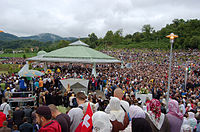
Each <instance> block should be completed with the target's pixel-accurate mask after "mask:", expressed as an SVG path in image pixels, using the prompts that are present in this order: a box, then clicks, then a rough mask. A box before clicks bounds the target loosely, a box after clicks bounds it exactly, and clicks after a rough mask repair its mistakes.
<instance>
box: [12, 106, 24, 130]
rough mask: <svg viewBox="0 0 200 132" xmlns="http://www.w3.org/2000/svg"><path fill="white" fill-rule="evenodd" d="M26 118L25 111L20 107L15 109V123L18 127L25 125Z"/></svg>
mask: <svg viewBox="0 0 200 132" xmlns="http://www.w3.org/2000/svg"><path fill="white" fill-rule="evenodd" d="M23 118H24V111H22V110H20V108H19V107H16V108H15V111H14V112H13V122H14V124H16V125H17V126H18V127H19V126H20V125H21V124H22V123H23Z"/></svg>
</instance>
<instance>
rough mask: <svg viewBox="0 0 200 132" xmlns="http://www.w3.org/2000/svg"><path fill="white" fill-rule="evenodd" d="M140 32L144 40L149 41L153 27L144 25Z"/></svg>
mask: <svg viewBox="0 0 200 132" xmlns="http://www.w3.org/2000/svg"><path fill="white" fill-rule="evenodd" d="M142 32H143V34H144V37H145V39H146V40H150V38H151V33H152V32H153V27H151V25H150V24H146V25H144V26H143V27H142Z"/></svg>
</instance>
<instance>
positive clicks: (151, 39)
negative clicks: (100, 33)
mask: <svg viewBox="0 0 200 132" xmlns="http://www.w3.org/2000/svg"><path fill="white" fill-rule="evenodd" d="M172 32H173V33H174V34H176V35H178V36H179V37H178V38H177V39H176V40H175V43H174V45H173V48H174V49H200V20H198V19H191V20H186V21H185V20H183V19H174V20H173V21H172V23H171V24H167V25H166V26H165V27H163V28H162V29H160V30H158V31H156V30H155V29H154V28H153V27H152V26H151V25H150V24H146V25H144V26H142V28H141V31H140V32H135V33H133V34H127V35H125V36H123V29H119V30H117V31H115V32H113V31H111V30H109V31H107V33H106V34H105V36H104V37H99V38H98V37H97V35H96V34H95V33H91V34H89V35H88V37H87V38H81V40H82V41H84V42H85V43H87V44H89V46H90V47H91V48H99V49H105V48H108V47H111V48H150V49H158V48H159V49H168V48H169V46H170V44H169V39H167V38H166V36H167V35H169V34H170V33H172ZM69 43H71V42H70V41H66V40H60V41H56V42H51V41H49V42H41V41H36V40H15V41H0V45H1V48H3V49H6V51H9V52H10V51H12V50H11V49H23V50H25V52H30V49H31V48H35V47H38V48H39V49H38V50H45V51H47V52H49V51H52V50H55V49H58V48H62V47H66V46H68V44H69ZM32 52H34V51H32Z"/></svg>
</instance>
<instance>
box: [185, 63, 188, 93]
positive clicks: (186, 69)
mask: <svg viewBox="0 0 200 132" xmlns="http://www.w3.org/2000/svg"><path fill="white" fill-rule="evenodd" d="M187 71H188V68H187V65H186V68H185V89H186V86H187Z"/></svg>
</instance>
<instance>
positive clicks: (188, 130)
mask: <svg viewBox="0 0 200 132" xmlns="http://www.w3.org/2000/svg"><path fill="white" fill-rule="evenodd" d="M192 131H193V130H192V127H191V126H190V125H189V122H188V119H187V118H186V117H183V124H182V126H181V131H180V132H192Z"/></svg>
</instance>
